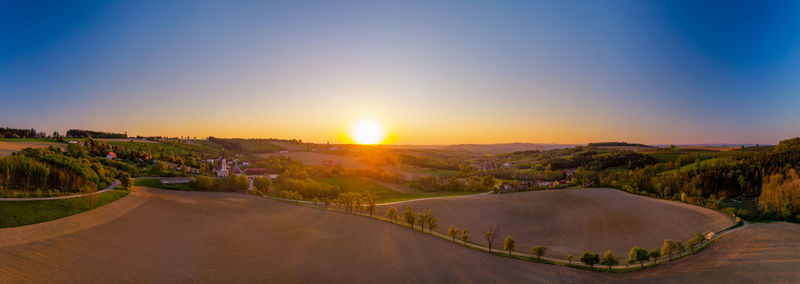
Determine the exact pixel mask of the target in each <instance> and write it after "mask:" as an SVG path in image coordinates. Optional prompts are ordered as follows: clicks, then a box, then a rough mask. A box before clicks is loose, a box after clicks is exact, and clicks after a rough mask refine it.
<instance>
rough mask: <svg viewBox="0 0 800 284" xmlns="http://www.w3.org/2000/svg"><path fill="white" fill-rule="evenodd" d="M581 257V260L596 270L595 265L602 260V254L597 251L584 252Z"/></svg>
mask: <svg viewBox="0 0 800 284" xmlns="http://www.w3.org/2000/svg"><path fill="white" fill-rule="evenodd" d="M579 259H580V261H581V262H583V264H586V265H588V266H589V267H590V268H591V269H592V270H594V265H595V264H597V263H598V262H600V256H598V255H597V254H596V253H590V252H583V253H582V254H581V256H580V257H579Z"/></svg>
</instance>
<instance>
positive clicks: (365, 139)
mask: <svg viewBox="0 0 800 284" xmlns="http://www.w3.org/2000/svg"><path fill="white" fill-rule="evenodd" d="M350 138H351V139H353V142H355V143H358V144H379V143H381V142H383V140H384V139H385V138H386V134H385V133H384V131H383V128H382V127H381V126H380V125H379V124H378V123H377V122H375V121H371V120H364V121H359V122H358V123H356V124H355V125H354V126H353V128H352V129H351V131H350Z"/></svg>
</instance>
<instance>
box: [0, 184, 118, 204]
mask: <svg viewBox="0 0 800 284" xmlns="http://www.w3.org/2000/svg"><path fill="white" fill-rule="evenodd" d="M118 185H119V180H115V181H114V182H113V183H111V185H109V186H108V187H106V188H104V189H103V190H98V191H95V192H92V193H82V194H76V195H67V196H53V197H26V198H0V201H39V200H59V199H71V198H79V197H84V196H91V195H95V194H100V193H103V192H106V191H109V190H112V189H115V188H117V186H118Z"/></svg>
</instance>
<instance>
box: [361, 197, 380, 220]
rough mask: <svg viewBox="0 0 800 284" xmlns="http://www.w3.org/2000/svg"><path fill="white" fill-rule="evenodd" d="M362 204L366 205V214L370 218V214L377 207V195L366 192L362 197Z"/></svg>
mask: <svg viewBox="0 0 800 284" xmlns="http://www.w3.org/2000/svg"><path fill="white" fill-rule="evenodd" d="M364 201H365V202H364V204H366V207H367V212H369V216H370V217H372V213H373V212H375V208H376V207H377V204H376V202H377V201H378V195H377V194H375V193H374V192H371V191H369V192H367V193H366V194H365V195H364Z"/></svg>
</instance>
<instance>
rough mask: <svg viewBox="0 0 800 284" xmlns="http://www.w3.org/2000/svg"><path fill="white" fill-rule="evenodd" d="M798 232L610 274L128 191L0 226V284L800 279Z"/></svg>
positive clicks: (248, 202)
mask: <svg viewBox="0 0 800 284" xmlns="http://www.w3.org/2000/svg"><path fill="white" fill-rule="evenodd" d="M476 233H477V232H476ZM798 236H800V226H798V225H795V224H787V223H772V224H758V225H751V226H750V227H749V228H746V229H744V230H741V231H737V232H735V233H733V234H732V235H731V236H726V237H723V239H721V240H720V241H719V244H715V245H712V246H711V247H710V248H709V249H707V250H706V251H704V252H703V253H701V254H700V255H698V256H692V257H690V258H688V259H685V260H682V261H680V262H678V263H675V264H667V265H662V266H659V267H656V268H653V269H648V270H647V271H643V272H633V273H624V274H607V273H598V272H590V271H584V270H576V269H571V268H567V267H563V266H553V265H547V264H537V263H529V262H524V261H519V260H515V259H510V258H505V257H498V256H491V255H488V254H486V253H482V252H479V251H476V250H472V249H468V248H464V247H462V246H458V245H454V244H452V243H450V242H447V241H445V240H442V239H438V238H433V237H430V236H428V235H425V234H421V233H419V232H415V231H411V230H408V229H404V228H401V227H399V226H396V225H392V224H389V223H386V222H381V221H377V220H372V219H369V218H364V217H360V216H354V215H348V214H342V213H339V212H331V211H323V210H319V209H312V208H308V207H303V206H296V205H292V204H288V203H282V202H278V201H273V200H268V199H264V198H259V197H255V196H248V195H242V194H234V193H206V192H181V191H165V190H157V189H146V188H142V187H137V188H135V189H134V191H133V192H132V193H131V194H130V195H129V197H128V198H125V199H122V200H119V201H118V202H115V203H112V204H109V205H107V206H104V207H101V208H98V209H95V210H92V211H88V212H86V213H83V214H79V215H75V216H71V217H67V218H63V219H60V220H56V221H52V222H46V223H41V224H36V225H31V226H24V227H17V228H7V229H0V259H4V263H3V265H2V266H0V282H27V281H42V282H74V283H87V282H118V281H130V282H185V281H189V282H198V281H199V282H295V281H298V282H315V283H316V282H362V281H366V282H371V281H383V282H528V283H530V282H561V283H577V282H583V283H586V282H589V283H594V282H597V283H603V282H641V281H643V280H644V279H646V280H647V281H648V282H666V283H669V282H676V281H678V282H685V281H692V282H696V281H700V282H709V283H714V282H729V281H736V280H738V281H743V282H758V281H762V280H763V281H789V280H791V279H797V277H798V272H797V271H800V267H798V263H800V261H798V257H797V254H793V253H788V252H789V251H796V249H797V248H798V244H800V239H798ZM210 243H213V244H214V245H209V244H210ZM781 247H785V248H794V249H793V250H792V249H789V250H785V251H784V250H783V249H781ZM618 254H621V253H618ZM745 257H746V259H745ZM743 268H748V269H743ZM753 269H758V270H759V271H767V272H771V273H769V274H765V275H758V276H753V274H752V271H753ZM678 271H680V272H681V273H680V274H678V273H675V272H678ZM748 271H750V276H748V275H747V274H748ZM412 272H413V273H412ZM387 277H390V278H387ZM754 277H759V278H754Z"/></svg>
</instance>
